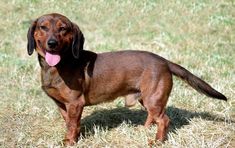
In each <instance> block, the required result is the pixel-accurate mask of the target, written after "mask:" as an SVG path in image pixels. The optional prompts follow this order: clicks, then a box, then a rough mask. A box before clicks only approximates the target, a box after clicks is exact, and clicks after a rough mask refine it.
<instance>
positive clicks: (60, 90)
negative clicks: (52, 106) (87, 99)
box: [41, 67, 79, 102]
mask: <svg viewBox="0 0 235 148" xmlns="http://www.w3.org/2000/svg"><path fill="white" fill-rule="evenodd" d="M41 76H42V78H41V79H42V89H43V90H44V91H45V92H46V93H47V94H48V95H49V96H50V97H52V98H53V99H56V100H58V101H60V102H67V101H70V100H71V99H76V98H77V97H78V95H79V92H78V91H77V90H76V89H75V88H74V89H73V88H71V87H72V86H75V85H74V84H72V81H71V82H67V83H66V81H65V79H64V78H62V77H61V76H60V74H59V72H58V70H57V69H56V68H54V67H51V68H49V69H47V70H42V73H41Z"/></svg>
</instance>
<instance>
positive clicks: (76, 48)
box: [72, 23, 85, 59]
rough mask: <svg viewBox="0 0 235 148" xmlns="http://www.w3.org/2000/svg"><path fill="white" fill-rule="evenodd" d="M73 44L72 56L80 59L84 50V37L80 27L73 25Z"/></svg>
mask: <svg viewBox="0 0 235 148" xmlns="http://www.w3.org/2000/svg"><path fill="white" fill-rule="evenodd" d="M73 32H74V34H73V43H72V54H73V56H74V58H76V59H78V58H79V53H80V51H82V50H83V44H84V41H85V39H84V36H83V34H82V32H81V30H80V29H79V27H78V26H77V25H76V24H74V23H73Z"/></svg>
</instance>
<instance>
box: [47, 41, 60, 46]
mask: <svg viewBox="0 0 235 148" xmlns="http://www.w3.org/2000/svg"><path fill="white" fill-rule="evenodd" d="M47 45H48V47H49V48H55V47H56V46H57V45H58V42H57V41H56V40H55V39H50V40H48V42H47Z"/></svg>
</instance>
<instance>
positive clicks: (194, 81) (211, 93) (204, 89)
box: [168, 61, 227, 101]
mask: <svg viewBox="0 0 235 148" xmlns="http://www.w3.org/2000/svg"><path fill="white" fill-rule="evenodd" d="M168 66H169V69H170V71H171V72H172V73H173V74H174V75H176V76H177V77H180V78H181V79H183V80H185V81H186V82H187V83H188V84H189V85H190V86H192V87H193V88H194V89H196V90H197V91H198V92H201V93H203V94H205V95H207V96H208V97H212V98H217V99H220V100H225V101H227V98H226V97H225V96H224V95H223V94H221V93H220V92H218V91H216V90H215V89H214V88H212V87H211V86H210V85H209V84H207V83H206V82H205V81H203V80H201V79H200V78H198V77H197V76H195V75H193V74H192V73H191V72H189V71H188V70H187V69H185V68H183V67H181V66H180V65H177V64H175V63H172V62H170V61H168Z"/></svg>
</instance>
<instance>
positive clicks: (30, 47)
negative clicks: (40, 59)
mask: <svg viewBox="0 0 235 148" xmlns="http://www.w3.org/2000/svg"><path fill="white" fill-rule="evenodd" d="M36 24H37V20H35V21H34V22H33V23H32V25H31V26H30V27H29V30H28V34H27V38H28V44H27V50H28V54H29V55H31V54H33V51H34V49H35V45H36V43H35V40H34V37H33V35H34V31H35V28H36Z"/></svg>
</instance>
